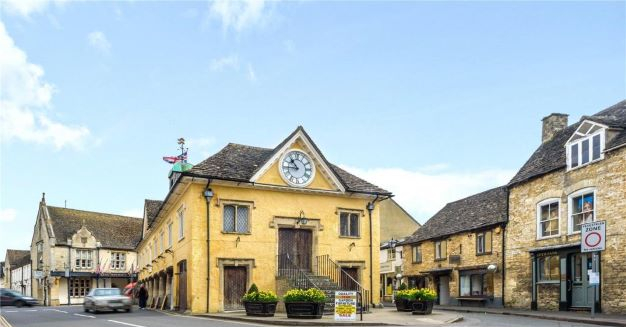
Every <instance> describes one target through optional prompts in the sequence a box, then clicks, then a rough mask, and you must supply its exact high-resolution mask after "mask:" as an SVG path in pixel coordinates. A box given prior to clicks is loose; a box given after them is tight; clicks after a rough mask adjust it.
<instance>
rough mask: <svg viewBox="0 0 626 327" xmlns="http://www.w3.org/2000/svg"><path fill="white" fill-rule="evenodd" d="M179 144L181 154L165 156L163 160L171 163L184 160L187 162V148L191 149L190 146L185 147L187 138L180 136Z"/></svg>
mask: <svg viewBox="0 0 626 327" xmlns="http://www.w3.org/2000/svg"><path fill="white" fill-rule="evenodd" d="M178 144H179V145H180V154H179V155H177V156H167V157H163V161H165V162H167V163H169V164H175V163H177V162H179V161H182V162H183V163H186V162H187V150H189V148H185V138H183V137H180V138H178Z"/></svg>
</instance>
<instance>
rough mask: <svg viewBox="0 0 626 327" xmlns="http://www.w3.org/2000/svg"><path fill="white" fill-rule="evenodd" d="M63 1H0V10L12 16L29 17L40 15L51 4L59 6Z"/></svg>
mask: <svg viewBox="0 0 626 327" xmlns="http://www.w3.org/2000/svg"><path fill="white" fill-rule="evenodd" d="M64 2H65V0H2V1H1V5H0V6H1V7H0V10H3V9H6V12H8V13H10V14H13V15H20V16H24V17H29V16H30V15H31V14H33V13H41V12H43V11H45V10H46V9H48V7H49V6H50V5H51V4H55V5H60V4H63V3H64Z"/></svg>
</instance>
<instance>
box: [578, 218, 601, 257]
mask: <svg viewBox="0 0 626 327" xmlns="http://www.w3.org/2000/svg"><path fill="white" fill-rule="evenodd" d="M581 231H582V233H581V236H582V238H581V240H580V252H596V251H604V245H605V243H606V242H605V241H606V222H604V221H594V222H592V223H587V224H583V225H582V226H581Z"/></svg>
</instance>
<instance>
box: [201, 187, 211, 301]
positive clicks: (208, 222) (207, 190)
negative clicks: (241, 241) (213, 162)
mask: <svg viewBox="0 0 626 327" xmlns="http://www.w3.org/2000/svg"><path fill="white" fill-rule="evenodd" d="M210 184H211V180H210V179H209V181H208V182H207V183H206V188H205V190H204V194H202V195H203V196H204V197H205V199H206V254H207V255H206V312H207V313H209V299H210V294H211V230H210V228H209V227H210V225H211V199H212V198H213V191H211V189H210V188H209V185H210ZM209 193H210V197H209Z"/></svg>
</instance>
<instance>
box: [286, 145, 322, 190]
mask: <svg viewBox="0 0 626 327" xmlns="http://www.w3.org/2000/svg"><path fill="white" fill-rule="evenodd" d="M279 169H280V174H281V176H282V177H283V179H284V180H285V181H286V182H287V183H288V184H289V185H292V186H306V185H309V184H310V183H311V182H312V181H313V177H314V176H315V165H314V164H313V161H311V158H310V157H309V156H308V155H307V154H306V153H304V152H302V151H299V150H292V151H289V152H287V153H286V154H285V155H284V156H283V157H282V160H281V162H280V166H279Z"/></svg>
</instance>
